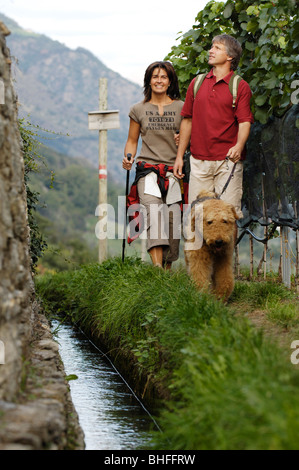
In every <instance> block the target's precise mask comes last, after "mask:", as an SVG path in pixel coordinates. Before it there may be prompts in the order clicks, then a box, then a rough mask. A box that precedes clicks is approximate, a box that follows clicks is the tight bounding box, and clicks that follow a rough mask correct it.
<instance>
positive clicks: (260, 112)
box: [254, 108, 268, 124]
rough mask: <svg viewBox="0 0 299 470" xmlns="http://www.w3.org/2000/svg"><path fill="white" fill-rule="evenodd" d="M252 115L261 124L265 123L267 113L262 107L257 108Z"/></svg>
mask: <svg viewBox="0 0 299 470" xmlns="http://www.w3.org/2000/svg"><path fill="white" fill-rule="evenodd" d="M254 117H255V119H256V120H257V121H259V122H260V123H261V124H266V123H267V121H268V113H267V111H266V110H265V109H263V108H258V109H257V110H256V111H255V113H254Z"/></svg>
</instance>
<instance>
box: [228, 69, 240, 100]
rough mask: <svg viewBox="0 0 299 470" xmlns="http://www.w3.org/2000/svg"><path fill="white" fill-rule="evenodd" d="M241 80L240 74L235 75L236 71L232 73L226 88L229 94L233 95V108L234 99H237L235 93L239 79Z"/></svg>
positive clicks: (236, 92)
mask: <svg viewBox="0 0 299 470" xmlns="http://www.w3.org/2000/svg"><path fill="white" fill-rule="evenodd" d="M241 80H243V79H242V77H240V75H237V74H236V73H233V75H232V76H231V78H230V81H229V84H228V88H229V91H230V92H231V94H232V95H233V108H235V107H236V99H237V94H238V87H239V83H240V81H241Z"/></svg>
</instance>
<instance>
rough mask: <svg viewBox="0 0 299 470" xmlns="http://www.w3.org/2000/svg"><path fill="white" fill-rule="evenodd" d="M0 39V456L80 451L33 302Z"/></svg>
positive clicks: (17, 144) (57, 363)
mask: <svg viewBox="0 0 299 470" xmlns="http://www.w3.org/2000/svg"><path fill="white" fill-rule="evenodd" d="M8 34H9V31H8V30H7V28H6V26H5V25H4V24H3V23H1V22H0V450H2V449H33V450H40V449H62V450H64V449H70V448H75V449H81V448H83V447H84V442H83V436H82V431H81V429H80V427H79V425H78V417H77V415H76V412H75V410H74V407H73V405H72V402H71V399H70V393H69V387H68V384H67V381H66V379H65V373H64V368H63V365H62V363H61V360H60V356H59V352H58V347H57V343H56V342H55V341H54V340H53V338H52V336H51V332H50V328H49V325H48V322H47V320H46V318H45V316H44V315H43V313H42V312H40V309H39V306H38V303H37V301H36V299H35V293H34V283H33V279H32V274H31V267H30V256H29V229H28V224H27V202H26V190H25V185H24V162H23V156H22V150H21V138H20V134H19V129H18V120H17V100H16V96H15V94H14V89H13V86H12V83H11V72H10V63H11V60H10V54H9V50H8V49H7V47H6V42H5V36H6V35H8Z"/></svg>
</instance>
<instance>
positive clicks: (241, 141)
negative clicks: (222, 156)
mask: <svg viewBox="0 0 299 470" xmlns="http://www.w3.org/2000/svg"><path fill="white" fill-rule="evenodd" d="M250 126H251V123H250V122H241V123H240V124H239V131H238V138H237V143H236V145H235V146H234V147H231V148H230V149H229V151H228V152H227V156H228V157H229V158H230V160H231V161H232V162H234V163H237V162H238V161H239V160H240V159H241V154H242V151H243V149H244V147H245V144H246V142H247V139H248V137H249V133H250Z"/></svg>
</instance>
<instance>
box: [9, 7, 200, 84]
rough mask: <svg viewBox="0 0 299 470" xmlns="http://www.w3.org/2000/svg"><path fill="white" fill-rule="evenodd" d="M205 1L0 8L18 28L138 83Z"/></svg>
mask: <svg viewBox="0 0 299 470" xmlns="http://www.w3.org/2000/svg"><path fill="white" fill-rule="evenodd" d="M206 3H207V0H185V1H184V0H164V1H163V2H159V1H158V2H155V3H154V2H152V3H150V4H149V3H142V2H140V0H127V1H126V2H124V1H123V0H110V1H109V0H108V1H105V2H104V1H98V0H85V1H84V2H82V0H72V1H65V0H64V1H62V0H51V2H47V1H45V2H41V1H40V0H38V1H37V0H26V2H24V0H0V11H1V12H2V13H4V14H5V15H7V16H9V17H10V18H12V19H14V20H15V21H17V22H18V23H19V24H20V26H21V27H23V28H25V29H31V30H33V31H35V32H37V33H42V34H45V35H47V36H49V37H50V38H52V39H55V40H58V41H60V42H62V43H64V44H65V45H66V46H68V47H70V48H72V49H75V48H77V47H84V48H86V49H88V50H89V51H91V52H92V53H93V54H95V55H96V56H97V57H98V58H99V59H100V60H102V61H103V62H104V63H105V65H107V66H108V67H109V68H111V69H112V70H114V71H116V72H118V73H120V74H121V75H122V76H124V77H126V78H128V79H130V80H132V81H135V82H137V83H139V84H142V82H143V75H144V71H145V69H146V67H147V66H148V65H149V64H150V63H151V62H153V61H155V60H163V58H164V57H165V56H166V54H168V52H170V50H171V47H172V46H173V45H174V44H175V41H176V38H177V37H178V32H179V31H183V32H185V31H187V30H188V29H189V28H191V27H192V25H193V24H194V22H195V17H196V15H197V13H198V12H199V11H200V10H201V9H203V8H204V6H205V4H206Z"/></svg>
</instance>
